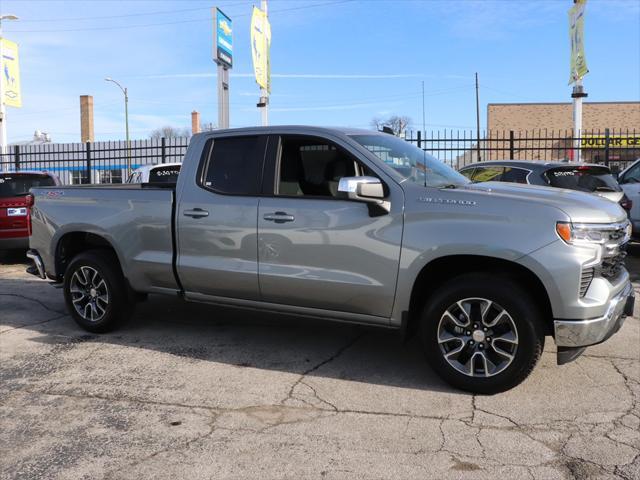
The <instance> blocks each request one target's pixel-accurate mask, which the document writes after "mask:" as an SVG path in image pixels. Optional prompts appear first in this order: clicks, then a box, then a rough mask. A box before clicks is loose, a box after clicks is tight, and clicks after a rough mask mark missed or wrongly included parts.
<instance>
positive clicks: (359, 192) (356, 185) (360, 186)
mask: <svg viewBox="0 0 640 480" xmlns="http://www.w3.org/2000/svg"><path fill="white" fill-rule="evenodd" d="M338 192H340V194H341V196H343V197H346V198H348V199H349V200H355V201H358V202H365V203H368V204H369V205H370V206H374V207H378V210H380V209H382V210H383V211H384V212H385V213H389V211H390V210H391V204H390V203H389V202H388V201H386V200H385V199H384V185H382V182H381V181H380V179H379V178H376V177H343V178H341V179H340V183H339V184H338ZM370 211H371V209H370Z"/></svg>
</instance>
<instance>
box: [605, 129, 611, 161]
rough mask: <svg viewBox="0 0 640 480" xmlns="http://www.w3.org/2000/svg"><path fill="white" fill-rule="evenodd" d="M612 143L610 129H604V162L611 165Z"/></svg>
mask: <svg viewBox="0 0 640 480" xmlns="http://www.w3.org/2000/svg"><path fill="white" fill-rule="evenodd" d="M610 143H611V135H610V133H609V129H608V128H605V129H604V164H605V165H606V166H607V167H608V166H609V144H610Z"/></svg>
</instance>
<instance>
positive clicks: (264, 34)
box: [251, 0, 271, 126]
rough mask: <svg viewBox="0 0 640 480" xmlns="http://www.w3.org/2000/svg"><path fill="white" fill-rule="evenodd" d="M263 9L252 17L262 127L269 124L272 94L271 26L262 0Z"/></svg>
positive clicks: (252, 40)
mask: <svg viewBox="0 0 640 480" xmlns="http://www.w3.org/2000/svg"><path fill="white" fill-rule="evenodd" d="M261 7H262V9H260V8H257V7H253V14H252V15H251V57H252V59H253V71H254V74H255V77H256V83H257V84H258V85H259V86H260V99H259V100H258V103H257V105H256V106H257V107H258V108H259V109H260V113H261V117H262V125H263V126H267V125H268V124H269V110H268V109H269V94H270V93H271V55H270V48H271V25H270V24H269V17H268V16H267V1H266V0H262V2H261Z"/></svg>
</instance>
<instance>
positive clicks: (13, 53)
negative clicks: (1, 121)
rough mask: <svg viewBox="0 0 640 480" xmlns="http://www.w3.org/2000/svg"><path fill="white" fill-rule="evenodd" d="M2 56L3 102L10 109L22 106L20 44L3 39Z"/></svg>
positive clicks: (0, 74)
mask: <svg viewBox="0 0 640 480" xmlns="http://www.w3.org/2000/svg"><path fill="white" fill-rule="evenodd" d="M0 42H1V43H0V54H1V55H2V62H0V64H1V65H2V72H0V77H1V78H0V82H2V97H3V98H2V101H3V102H4V104H5V105H8V106H10V107H18V108H19V107H21V106H22V94H21V93H20V66H19V62H18V44H17V43H15V42H12V41H11V40H7V39H6V38H3V39H2V40H0Z"/></svg>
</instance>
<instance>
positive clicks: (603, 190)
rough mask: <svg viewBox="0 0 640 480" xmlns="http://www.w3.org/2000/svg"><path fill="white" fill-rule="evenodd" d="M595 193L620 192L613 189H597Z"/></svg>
mask: <svg viewBox="0 0 640 480" xmlns="http://www.w3.org/2000/svg"><path fill="white" fill-rule="evenodd" d="M595 191H596V192H617V191H618V190H616V189H615V188H613V187H596V189H595Z"/></svg>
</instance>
